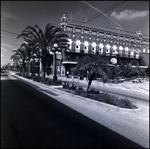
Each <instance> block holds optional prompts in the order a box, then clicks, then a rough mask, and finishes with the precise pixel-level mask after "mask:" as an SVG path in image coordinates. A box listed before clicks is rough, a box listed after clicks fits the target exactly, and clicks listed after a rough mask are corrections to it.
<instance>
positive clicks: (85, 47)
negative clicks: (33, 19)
mask: <svg viewBox="0 0 150 149" xmlns="http://www.w3.org/2000/svg"><path fill="white" fill-rule="evenodd" d="M60 25H61V27H62V28H63V30H64V31H65V32H66V33H67V34H68V35H69V45H70V46H69V47H68V48H69V49H70V50H71V52H65V51H63V52H62V57H63V58H62V62H65V61H71V62H73V61H77V60H78V59H79V58H80V57H82V56H83V55H87V54H99V55H103V56H110V57H113V56H116V53H117V59H122V60H124V61H126V62H128V63H130V61H133V60H137V61H139V62H140V60H141V58H142V55H143V53H147V54H149V39H147V38H146V37H145V36H143V37H142V38H141V37H138V36H137V35H136V34H135V32H129V31H123V30H117V29H112V28H111V29H109V28H107V29H103V28H100V27H95V28H94V27H93V26H88V27H87V26H86V25H82V26H81V25H78V24H77V23H72V22H68V19H67V18H66V17H65V16H63V17H62V18H61V23H60ZM68 65H69V64H68ZM70 65H71V64H70ZM62 67H64V68H63V69H65V68H66V66H65V65H62Z"/></svg>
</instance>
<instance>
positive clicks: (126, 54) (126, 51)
mask: <svg viewBox="0 0 150 149" xmlns="http://www.w3.org/2000/svg"><path fill="white" fill-rule="evenodd" d="M128 51H129V48H128V47H125V56H126V57H128Z"/></svg>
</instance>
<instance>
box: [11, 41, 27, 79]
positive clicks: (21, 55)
mask: <svg viewBox="0 0 150 149" xmlns="http://www.w3.org/2000/svg"><path fill="white" fill-rule="evenodd" d="M26 49H27V45H26V44H25V43H23V44H21V46H20V48H19V49H17V50H13V52H15V54H13V55H12V56H11V58H10V59H12V60H13V61H15V62H18V63H19V62H21V61H22V66H23V76H24V75H25V67H26V63H25V61H26V58H27V51H26Z"/></svg>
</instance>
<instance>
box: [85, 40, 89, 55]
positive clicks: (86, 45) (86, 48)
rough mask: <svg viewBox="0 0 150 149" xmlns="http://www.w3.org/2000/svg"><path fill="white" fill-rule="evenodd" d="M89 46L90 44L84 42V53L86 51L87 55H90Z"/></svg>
mask: <svg viewBox="0 0 150 149" xmlns="http://www.w3.org/2000/svg"><path fill="white" fill-rule="evenodd" d="M88 46H89V42H88V41H85V42H84V51H85V53H88Z"/></svg>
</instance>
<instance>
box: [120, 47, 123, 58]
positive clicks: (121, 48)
mask: <svg viewBox="0 0 150 149" xmlns="http://www.w3.org/2000/svg"><path fill="white" fill-rule="evenodd" d="M122 50H123V47H122V46H120V47H119V55H120V56H122Z"/></svg>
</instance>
